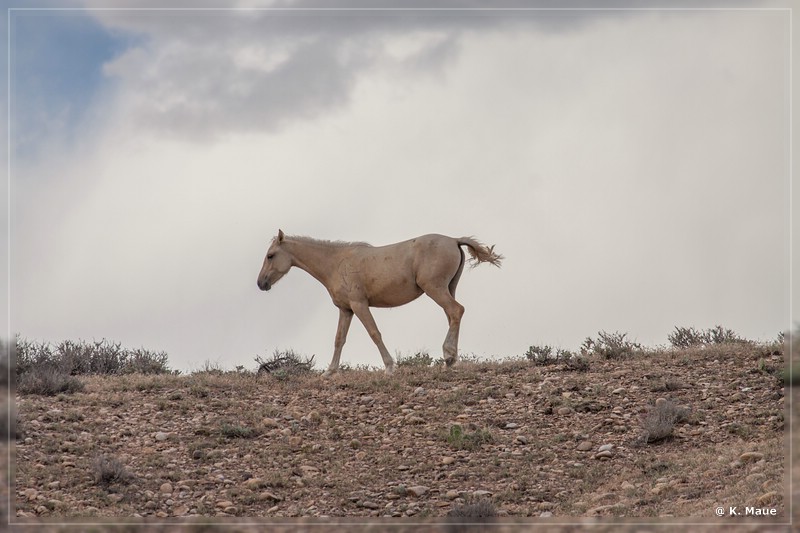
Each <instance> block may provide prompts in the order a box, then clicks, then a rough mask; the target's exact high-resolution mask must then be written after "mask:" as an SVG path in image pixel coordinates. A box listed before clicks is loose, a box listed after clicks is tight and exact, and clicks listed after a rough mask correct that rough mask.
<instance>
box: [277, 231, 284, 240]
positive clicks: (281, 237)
mask: <svg viewBox="0 0 800 533" xmlns="http://www.w3.org/2000/svg"><path fill="white" fill-rule="evenodd" d="M278 242H279V243H281V242H283V230H282V229H279V230H278Z"/></svg>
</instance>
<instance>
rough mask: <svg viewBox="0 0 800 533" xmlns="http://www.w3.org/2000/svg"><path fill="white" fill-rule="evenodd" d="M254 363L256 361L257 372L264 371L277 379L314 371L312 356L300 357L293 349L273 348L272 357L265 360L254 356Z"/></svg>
mask: <svg viewBox="0 0 800 533" xmlns="http://www.w3.org/2000/svg"><path fill="white" fill-rule="evenodd" d="M256 363H258V374H261V373H262V372H265V373H267V374H271V375H273V376H275V377H276V378H278V379H285V378H287V377H289V376H293V375H297V374H310V373H312V372H314V356H313V355H312V356H311V357H310V358H309V357H301V356H300V355H298V354H296V353H295V352H294V350H285V351H280V350H275V351H274V352H273V354H272V357H270V358H269V359H266V360H265V359H262V358H261V356H256Z"/></svg>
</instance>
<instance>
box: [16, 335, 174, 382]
mask: <svg viewBox="0 0 800 533" xmlns="http://www.w3.org/2000/svg"><path fill="white" fill-rule="evenodd" d="M16 355H17V357H16V367H17V368H16V371H17V376H18V377H19V376H22V375H23V374H25V373H26V372H28V371H30V370H31V369H33V368H36V367H42V366H50V367H55V368H57V369H58V370H60V371H61V372H62V373H65V374H68V375H73V376H74V375H85V374H131V373H135V372H137V373H142V374H167V373H171V370H170V369H169V367H168V366H167V354H166V352H152V351H150V350H145V349H144V348H139V349H136V350H128V349H125V348H122V345H121V344H120V343H114V342H110V341H107V340H105V339H103V340H101V341H94V342H91V343H89V342H85V341H77V342H75V341H70V340H65V341H62V342H60V343H59V344H58V345H56V346H53V345H51V344H49V343H45V342H41V343H35V342H29V341H27V340H25V339H19V338H18V339H17V342H16Z"/></svg>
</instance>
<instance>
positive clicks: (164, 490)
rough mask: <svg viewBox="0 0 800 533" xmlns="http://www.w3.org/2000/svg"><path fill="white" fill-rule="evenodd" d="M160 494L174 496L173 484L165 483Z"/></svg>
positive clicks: (160, 488)
mask: <svg viewBox="0 0 800 533" xmlns="http://www.w3.org/2000/svg"><path fill="white" fill-rule="evenodd" d="M158 490H159V492H161V493H163V494H172V484H171V483H163V484H162V485H161V487H159V489H158Z"/></svg>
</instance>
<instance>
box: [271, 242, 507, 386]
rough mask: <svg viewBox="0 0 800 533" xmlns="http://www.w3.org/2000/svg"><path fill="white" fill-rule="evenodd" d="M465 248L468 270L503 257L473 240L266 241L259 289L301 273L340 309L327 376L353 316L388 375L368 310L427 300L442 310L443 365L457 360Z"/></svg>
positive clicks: (388, 361)
mask: <svg viewBox="0 0 800 533" xmlns="http://www.w3.org/2000/svg"><path fill="white" fill-rule="evenodd" d="M462 246H465V247H466V248H467V251H468V252H469V254H470V256H471V258H472V266H473V267H474V266H477V265H479V264H480V263H489V264H492V265H495V266H497V267H500V264H501V262H502V260H503V256H502V255H499V254H497V253H495V251H494V246H486V245H484V244H482V243H481V242H480V241H478V240H476V239H475V238H474V237H461V238H453V237H447V236H444V235H437V234H430V235H422V236H420V237H416V238H413V239H409V240H406V241H403V242H398V243H395V244H389V245H386V246H375V247H374V246H372V245H370V244H367V243H364V242H341V241H326V240H319V239H312V238H311V237H302V236H292V235H284V233H283V231H282V230H278V235H277V236H276V237H274V238H273V239H272V243H271V244H270V246H269V249H268V250H267V255H266V257H265V258H264V263H263V265H262V267H261V271H260V272H259V273H258V280H257V283H258V288H259V289H261V290H262V291H268V290H270V289H271V288H272V286H273V285H275V283H277V282H278V280H280V279H281V278H282V277H283V276H284V275H285V274H286V273H287V272H289V269H291V268H292V267H297V268H300V269H302V270H305V271H306V272H308V273H309V274H311V276H313V277H314V278H315V279H316V280H317V281H319V282H320V283H322V284H323V285H324V286H325V288H326V289H327V290H328V293H329V294H330V297H331V300H333V305H335V306H336V307H337V308H338V309H339V325H338V327H337V329H336V339H335V341H334V350H333V358H332V359H331V362H330V365H329V366H328V369H327V370H326V372H325V375H326V376H327V375H331V374H333V373H334V372H336V371H337V369H338V368H339V358H340V356H341V354H342V348H343V346H344V343H345V340H346V339H347V331H348V329H349V328H350V321H351V320H352V318H353V315H354V314H355V315H356V317H358V319H359V320H360V321H361V323H362V324H363V325H364V327H365V328H366V330H367V333H369V336H370V338H371V339H372V341H373V342H374V343H375V345H376V346H377V347H378V351H379V352H380V354H381V358H382V359H383V363H384V365H385V367H386V370H385V371H386V374H391V373H392V371H393V370H394V360H393V359H392V356H391V355H389V351H388V350H387V349H386V346H385V345H384V344H383V340H382V338H381V333H380V331H379V330H378V326H377V325H376V324H375V319H374V318H373V317H372V313H371V312H370V310H369V308H370V307H397V306H401V305H404V304H407V303H409V302H411V301H413V300H416V299H417V298H418V297H419V296H420V295H422V293H425V294H427V295H428V296H429V297H430V298H431V299H432V300H433V301H434V302H436V303H437V304H439V306H441V308H442V309H444V312H445V314H446V315H447V320H448V323H449V329H448V331H447V336H446V337H445V340H444V344H443V345H442V352H443V355H444V361H445V364H446V367H448V368H449V367H451V366H453V365H454V364H455V362H456V360H457V358H458V331H459V327H460V324H461V317H462V316H463V314H464V306H463V305H461V304H460V303H458V302H457V301H456V298H455V296H456V286H457V285H458V280H459V279H460V278H461V272H462V271H463V269H464V250H463V249H462V248H461V247H462Z"/></svg>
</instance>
